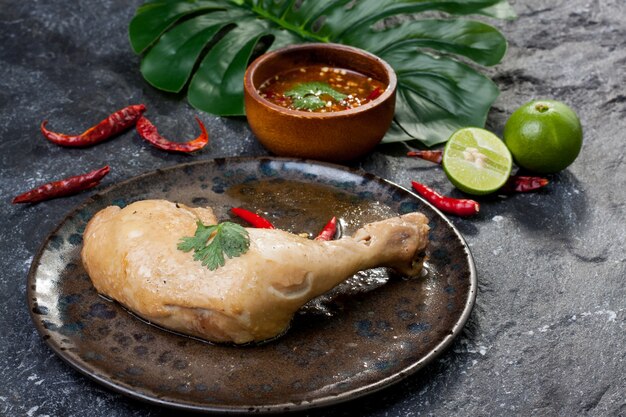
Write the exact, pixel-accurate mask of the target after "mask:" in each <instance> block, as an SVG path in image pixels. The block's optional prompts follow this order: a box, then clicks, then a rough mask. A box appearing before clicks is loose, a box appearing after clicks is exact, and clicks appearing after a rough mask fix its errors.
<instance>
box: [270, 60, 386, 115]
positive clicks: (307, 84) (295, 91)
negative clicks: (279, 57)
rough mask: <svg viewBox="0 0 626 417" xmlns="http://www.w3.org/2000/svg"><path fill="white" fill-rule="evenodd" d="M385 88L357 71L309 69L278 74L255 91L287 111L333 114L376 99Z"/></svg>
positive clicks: (330, 68)
mask: <svg viewBox="0 0 626 417" xmlns="http://www.w3.org/2000/svg"><path fill="white" fill-rule="evenodd" d="M385 89H386V86H385V84H383V83H382V82H380V81H378V80H375V79H373V78H371V77H368V76H366V75H363V74H361V73H358V72H356V71H352V70H348V69H343V68H333V67H328V66H324V65H308V66H302V67H300V68H296V69H291V70H287V71H284V72H281V73H278V74H277V75H275V76H274V77H272V78H270V79H268V80H266V81H265V82H263V83H262V84H261V86H260V87H259V89H258V92H259V94H260V95H261V97H263V98H264V99H266V100H268V101H270V102H272V103H274V104H276V105H278V106H281V107H285V108H288V109H290V110H300V111H307V112H319V113H325V112H336V111H341V110H348V109H353V108H356V107H360V106H363V105H365V104H367V103H369V102H370V101H372V100H375V99H376V98H377V97H379V96H380V95H381V94H382V93H383V92H384V91H385Z"/></svg>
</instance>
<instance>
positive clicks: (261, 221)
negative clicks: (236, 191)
mask: <svg viewBox="0 0 626 417" xmlns="http://www.w3.org/2000/svg"><path fill="white" fill-rule="evenodd" d="M230 211H231V213H233V214H234V215H235V216H237V217H239V218H241V219H244V220H245V221H247V222H248V223H250V224H251V225H252V226H254V227H257V228H259V229H275V227H274V225H273V224H272V223H271V222H270V221H269V220H267V219H266V218H265V217H262V216H259V215H258V214H256V213H253V212H251V211H250V210H246V209H243V208H241V207H233V208H231V209H230Z"/></svg>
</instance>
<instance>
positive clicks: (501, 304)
mask: <svg viewBox="0 0 626 417" xmlns="http://www.w3.org/2000/svg"><path fill="white" fill-rule="evenodd" d="M133 3H134V4H132V5H128V4H127V2H124V1H120V0H117V1H110V2H94V1H83V2H72V1H67V0H60V1H55V2H45V1H36V0H29V1H23V2H13V1H9V0H0V39H2V41H1V42H0V68H2V76H1V77H0V138H1V141H0V168H1V170H0V197H1V199H2V203H1V204H0V217H1V218H2V228H1V229H0V247H1V249H2V256H1V257H0V269H1V270H2V273H1V274H0V317H2V320H0V381H2V383H1V384H0V415H6V416H31V417H32V416H101V415H106V416H130V415H132V416H164V415H168V414H169V413H168V411H167V410H163V409H160V408H157V407H154V406H150V405H145V404H142V403H139V402H137V401H134V400H130V399H127V398H125V397H123V396H121V395H118V394H114V393H112V392H110V391H108V390H106V389H104V388H102V387H100V386H99V385H97V384H95V383H92V382H91V381H90V380H88V379H87V378H85V377H83V376H82V375H80V374H79V373H78V372H75V371H74V370H73V369H72V368H70V367H69V366H67V365H66V364H65V363H63V362H62V361H61V360H60V359H58V358H57V357H56V355H54V354H53V353H52V352H51V351H50V350H49V349H48V348H47V347H46V345H45V344H44V342H43V341H42V340H41V338H40V337H39V336H38V334H37V333H36V331H35V329H34V327H33V325H32V324H31V320H30V317H29V314H28V311H27V307H26V302H25V293H26V284H25V282H26V274H27V270H28V268H29V266H30V262H31V259H32V257H33V255H34V253H35V252H36V251H37V249H38V247H39V245H40V243H41V242H42V240H43V239H44V238H45V237H46V235H47V234H48V233H49V232H50V231H51V230H52V228H53V227H54V226H55V225H56V224H57V223H58V222H59V221H61V219H62V218H63V216H64V215H65V213H67V212H68V211H69V210H70V209H71V208H72V207H73V206H75V205H76V204H78V203H80V202H82V201H83V200H84V199H85V198H86V197H87V195H88V194H82V195H79V196H75V197H71V198H66V199H59V200H54V201H50V202H47V203H45V204H40V205H36V206H32V207H21V206H20V207H16V206H12V205H11V204H10V203H9V201H10V199H11V198H12V197H13V196H14V195H16V194H18V193H19V192H22V191H24V190H25V189H28V188H31V187H32V186H34V185H36V184H40V183H42V182H45V181H48V180H50V179H51V178H60V177H64V176H69V175H73V174H76V173H80V172H86V171H88V170H90V169H93V168H94V167H98V166H101V165H103V164H104V163H109V164H111V165H112V168H113V170H112V173H111V174H110V175H109V176H108V177H107V178H106V180H105V184H103V185H108V184H111V183H113V182H116V181H119V180H123V179H126V178H130V177H132V176H135V175H137V174H141V173H143V172H145V171H148V170H151V169H153V168H157V167H163V166H170V165H174V164H176V163H180V162H186V161H189V160H190V159H189V157H186V156H184V155H182V156H176V155H168V154H165V153H161V152H159V151H157V150H154V149H152V148H150V147H149V146H147V145H146V144H144V143H142V142H141V140H140V139H139V138H138V137H137V136H136V135H132V134H127V135H124V136H123V137H122V138H118V139H116V140H114V141H110V142H107V143H105V144H103V145H100V146H97V147H94V148H89V149H84V150H72V149H62V148H59V147H56V146H53V145H51V144H49V143H47V142H46V141H44V140H42V139H41V137H40V135H39V134H38V126H39V123H40V122H41V121H42V120H43V119H46V118H47V119H51V120H52V121H53V122H51V128H54V129H56V130H59V131H72V130H75V129H76V126H84V123H85V121H86V120H99V119H98V117H102V116H104V115H105V114H107V113H108V112H110V111H111V110H112V109H117V108H119V107H122V106H123V105H125V104H127V103H134V102H145V103H146V104H148V105H149V107H150V111H151V114H155V115H158V117H159V119H160V122H159V124H160V125H168V126H169V128H168V131H169V132H173V133H172V136H173V137H192V136H193V135H194V132H195V129H196V127H195V126H194V125H193V124H191V123H189V121H190V120H192V115H194V114H196V112H195V111H194V110H193V109H191V108H190V107H189V106H188V105H187V104H186V102H185V101H184V100H181V98H180V97H178V96H175V95H168V94H163V93H160V92H158V91H156V90H154V89H153V88H151V87H149V86H148V85H147V84H146V83H145V82H144V81H143V79H142V78H141V76H140V74H139V71H138V57H136V56H135V55H133V53H132V52H131V50H130V47H129V44H128V41H127V35H126V26H127V23H128V21H129V19H130V18H131V16H132V14H133V12H134V9H135V7H136V5H137V4H138V3H139V2H137V1H135V2H133ZM512 4H514V7H515V9H516V10H517V12H518V14H519V18H518V19H517V20H515V21H511V22H496V25H497V26H499V27H500V28H501V29H502V30H503V32H504V33H505V35H506V37H507V38H508V40H509V42H510V48H509V52H508V54H507V56H506V58H505V60H504V62H503V63H502V64H501V65H499V66H497V67H495V68H491V69H489V73H490V75H491V76H492V77H493V78H494V80H495V81H496V82H497V83H498V85H499V86H500V87H501V89H502V95H501V96H500V98H499V100H498V101H497V102H496V104H495V106H494V108H493V111H492V112H491V114H490V116H489V119H488V127H489V128H490V129H492V130H494V131H496V132H501V131H502V127H503V125H504V122H505V120H506V118H507V116H508V115H509V114H510V113H511V112H512V111H513V110H514V109H515V108H516V107H517V106H519V105H521V104H523V103H524V102H526V101H528V100H530V99H532V98H538V97H549V98H556V99H559V100H563V101H565V102H567V103H569V104H570V105H571V106H572V107H573V108H575V109H576V110H577V111H578V113H579V115H580V117H581V119H582V122H583V125H584V128H585V143H584V147H583V152H582V154H581V156H580V157H579V159H578V160H577V161H576V162H575V163H574V165H572V166H571V167H570V168H569V169H568V170H566V171H565V172H563V173H561V174H559V175H556V176H554V178H552V180H553V182H552V184H551V185H550V186H549V188H548V189H547V190H545V191H543V192H540V193H536V194H529V195H516V196H513V197H508V198H500V197H494V198H492V199H487V200H486V201H485V202H484V204H483V207H482V211H481V214H480V216H479V217H477V218H475V219H472V220H459V219H453V221H454V223H455V224H456V225H457V226H458V227H459V229H460V230H461V231H462V233H463V234H464V235H465V237H466V239H467V241H468V243H469V245H470V246H471V250H472V252H473V254H474V257H475V260H476V263H477V268H478V272H479V283H480V287H479V294H478V299H477V303H476V307H475V309H474V312H473V314H472V316H471V318H470V321H469V323H468V325H467V326H466V328H465V330H464V332H463V334H462V335H461V337H459V338H458V339H457V340H456V342H455V343H454V345H453V346H452V348H451V349H449V350H448V351H447V352H446V353H445V354H443V355H442V356H441V358H440V359H439V360H438V361H436V362H435V363H434V364H432V365H431V366H429V367H428V368H426V369H425V370H423V371H422V372H420V373H418V374H417V375H414V376H412V377H410V378H408V379H406V380H405V381H404V382H401V383H399V384H397V385H395V386H393V387H390V388H388V389H385V390H383V391H382V392H379V393H377V394H373V395H370V396H367V397H365V398H362V399H360V400H358V401H356V402H351V403H346V404H343V405H340V406H336V407H332V408H328V409H323V410H315V411H310V412H308V413H304V414H308V415H312V416H322V415H330V416H353V415H367V416H429V415H433V416H443V415H455V416H470V415H472V416H486V415H495V416H513V415H519V416H626V399H625V398H626V361H625V356H626V329H625V324H626V285H625V277H626V245H625V240H626V226H625V225H626V215H625V210H626V192H625V190H626V168H625V165H624V154H625V151H626V145H625V143H626V142H625V139H626V138H625V134H624V131H625V130H626V90H625V87H624V86H625V85H626V2H624V0H555V1H550V2H545V1H539V0H528V1H516V2H512ZM202 117H203V120H205V122H206V123H207V124H208V128H209V131H210V132H211V136H212V144H211V146H210V148H209V149H208V150H205V151H203V152H202V153H201V154H200V155H198V156H196V157H195V158H206V159H208V158H214V157H222V156H235V155H264V154H266V152H265V151H264V149H263V148H262V147H261V146H260V145H258V144H257V143H256V141H255V140H254V138H253V136H252V135H251V133H250V132H249V130H248V128H247V126H246V123H245V121H244V120H242V119H225V118H216V117H211V116H208V115H204V116H202ZM405 150H406V149H405V148H404V146H403V145H385V146H380V147H379V148H378V149H377V152H375V153H373V154H372V155H370V156H368V157H367V158H365V159H363V160H361V161H360V162H358V165H359V166H360V167H362V168H363V169H365V170H367V171H370V172H373V173H375V174H377V175H379V176H382V177H385V178H388V179H390V180H392V181H394V182H396V183H399V184H403V185H405V186H406V185H407V184H409V180H410V179H411V178H420V179H422V180H423V181H424V182H426V183H431V184H433V185H434V186H436V187H437V188H439V189H441V190H443V191H445V192H452V193H453V194H454V193H456V191H453V190H452V187H451V186H450V185H449V183H448V182H447V180H446V179H445V177H444V176H443V175H442V173H441V172H440V171H439V170H438V168H436V167H433V166H431V165H429V164H428V163H426V162H422V161H416V160H408V159H406V158H404V157H403V154H404V152H405ZM100 188H102V187H100Z"/></svg>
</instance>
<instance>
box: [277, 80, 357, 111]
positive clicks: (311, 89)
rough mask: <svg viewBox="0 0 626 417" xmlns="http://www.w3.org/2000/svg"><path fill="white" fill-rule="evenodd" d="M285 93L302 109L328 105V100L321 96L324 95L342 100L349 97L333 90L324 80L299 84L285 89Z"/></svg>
mask: <svg viewBox="0 0 626 417" xmlns="http://www.w3.org/2000/svg"><path fill="white" fill-rule="evenodd" d="M284 95H285V96H287V97H290V98H291V99H292V100H293V105H294V107H295V108H297V109H300V110H317V109H321V108H322V107H324V106H326V101H324V100H322V99H321V98H320V96H322V95H325V96H329V97H330V98H332V99H333V100H335V101H340V100H343V99H344V98H346V97H347V96H346V95H345V94H342V93H340V92H339V91H336V90H333V88H332V87H331V86H330V85H328V84H326V83H322V82H308V83H300V84H297V85H296V86H294V87H293V88H292V89H291V90H288V91H285V93H284Z"/></svg>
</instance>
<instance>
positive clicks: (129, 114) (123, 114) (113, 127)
mask: <svg viewBox="0 0 626 417" xmlns="http://www.w3.org/2000/svg"><path fill="white" fill-rule="evenodd" d="M145 111H146V106H144V105H143V104H136V105H132V106H128V107H124V108H123V109H121V110H118V111H116V112H115V113H113V114H111V115H110V116H109V117H107V118H106V119H104V120H103V121H101V122H100V123H98V124H97V125H95V126H93V127H90V128H89V129H87V130H86V131H84V132H83V133H81V134H80V135H76V136H71V135H65V134H63V133H56V132H51V131H49V130H48V129H46V124H47V123H48V121H47V120H44V121H43V122H42V123H41V133H43V135H44V136H45V137H46V139H48V140H49V141H51V142H54V143H56V144H57V145H61V146H68V147H84V146H91V145H95V144H97V143H100V142H102V141H105V140H107V139H109V138H110V137H112V136H115V135H117V134H118V133H121V132H123V131H124V130H126V129H128V128H130V127H132V126H134V125H135V123H137V119H139V118H140V117H141V115H142V113H143V112H145Z"/></svg>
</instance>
